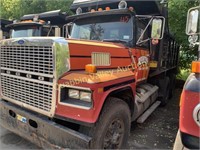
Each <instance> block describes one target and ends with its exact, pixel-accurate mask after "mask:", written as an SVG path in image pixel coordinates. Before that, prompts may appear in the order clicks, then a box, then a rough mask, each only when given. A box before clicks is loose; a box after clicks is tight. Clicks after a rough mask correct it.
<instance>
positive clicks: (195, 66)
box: [192, 61, 200, 73]
mask: <svg viewBox="0 0 200 150" xmlns="http://www.w3.org/2000/svg"><path fill="white" fill-rule="evenodd" d="M192 72H193V73H200V61H193V62H192Z"/></svg>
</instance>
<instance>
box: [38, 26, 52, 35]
mask: <svg viewBox="0 0 200 150" xmlns="http://www.w3.org/2000/svg"><path fill="white" fill-rule="evenodd" d="M47 35H48V36H55V28H49V27H43V28H42V35H41V36H47Z"/></svg>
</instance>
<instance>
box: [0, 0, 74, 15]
mask: <svg viewBox="0 0 200 150" xmlns="http://www.w3.org/2000/svg"><path fill="white" fill-rule="evenodd" d="M72 1H73V0H0V10H1V11H0V18H4V19H20V17H22V16H23V15H25V14H35V13H41V12H46V11H51V10H58V9H61V10H62V11H63V12H67V13H68V14H71V11H70V5H71V3H72Z"/></svg>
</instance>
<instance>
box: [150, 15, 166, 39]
mask: <svg viewBox="0 0 200 150" xmlns="http://www.w3.org/2000/svg"><path fill="white" fill-rule="evenodd" d="M164 29H165V18H164V17H156V18H154V19H153V20H152V28H151V38H152V39H154V40H160V39H162V38H163V34H164Z"/></svg>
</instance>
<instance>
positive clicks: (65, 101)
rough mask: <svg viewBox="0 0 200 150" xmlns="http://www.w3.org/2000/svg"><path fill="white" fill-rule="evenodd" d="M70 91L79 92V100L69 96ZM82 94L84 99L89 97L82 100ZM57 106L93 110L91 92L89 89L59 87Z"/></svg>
mask: <svg viewBox="0 0 200 150" xmlns="http://www.w3.org/2000/svg"><path fill="white" fill-rule="evenodd" d="M70 91H71V92H72V91H79V92H78V93H79V94H78V95H79V98H78V97H75V98H74V97H73V96H69V92H70ZM81 94H82V97H81ZM84 94H85V97H87V96H90V97H88V98H84V96H83V95H84ZM59 104H61V105H66V106H71V107H76V108H81V109H87V110H88V109H91V108H93V91H92V90H91V89H90V88H82V87H75V86H66V85H59Z"/></svg>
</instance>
